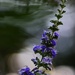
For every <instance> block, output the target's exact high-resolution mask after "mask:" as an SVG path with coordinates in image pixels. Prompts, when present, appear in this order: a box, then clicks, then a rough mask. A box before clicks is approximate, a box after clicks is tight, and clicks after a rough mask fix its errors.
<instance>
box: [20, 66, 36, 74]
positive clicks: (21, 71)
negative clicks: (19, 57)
mask: <svg viewBox="0 0 75 75" xmlns="http://www.w3.org/2000/svg"><path fill="white" fill-rule="evenodd" d="M19 74H20V75H35V74H34V73H32V72H31V71H30V68H29V67H27V66H26V67H24V68H22V69H21V70H19Z"/></svg>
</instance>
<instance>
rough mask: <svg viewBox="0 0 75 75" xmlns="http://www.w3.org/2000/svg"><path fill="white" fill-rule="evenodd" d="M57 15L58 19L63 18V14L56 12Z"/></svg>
mask: <svg viewBox="0 0 75 75" xmlns="http://www.w3.org/2000/svg"><path fill="white" fill-rule="evenodd" d="M55 16H56V17H57V19H60V18H62V17H63V16H62V15H60V14H55Z"/></svg>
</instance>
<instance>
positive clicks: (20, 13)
mask: <svg viewBox="0 0 75 75" xmlns="http://www.w3.org/2000/svg"><path fill="white" fill-rule="evenodd" d="M59 3H60V0H0V75H18V70H19V69H20V68H22V67H24V66H27V65H28V66H29V67H30V68H31V69H32V68H33V67H34V64H33V63H32V62H31V58H34V57H35V56H39V55H35V54H34V53H33V50H32V49H33V46H34V45H35V44H36V45H37V44H40V39H41V35H42V33H43V30H45V29H47V28H48V27H49V26H50V25H52V24H51V23H50V20H51V19H55V17H54V14H55V13H57V9H58V8H59ZM65 10H66V13H65V14H64V17H63V18H62V19H61V21H62V22H63V24H64V25H63V26H59V28H60V30H59V34H60V37H59V39H58V41H57V46H56V49H57V50H58V55H57V56H56V58H55V59H54V61H53V64H54V69H53V71H52V72H49V73H51V74H52V75H63V74H64V75H75V73H74V71H75V1H74V0H67V3H66V8H65ZM39 57H40V56H39ZM47 72H48V71H47Z"/></svg>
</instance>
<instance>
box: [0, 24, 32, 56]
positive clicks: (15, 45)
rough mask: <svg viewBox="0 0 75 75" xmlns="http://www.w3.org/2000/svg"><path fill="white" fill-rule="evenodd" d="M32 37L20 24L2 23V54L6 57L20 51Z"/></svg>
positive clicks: (0, 35) (0, 38)
mask: <svg viewBox="0 0 75 75" xmlns="http://www.w3.org/2000/svg"><path fill="white" fill-rule="evenodd" d="M30 37H31V35H30V34H28V33H27V32H26V31H25V30H24V29H23V28H21V27H19V26H18V27H17V26H14V25H9V24H1V23H0V54H1V55H2V56H3V57H4V56H6V55H8V54H12V53H16V52H19V50H20V49H21V48H23V47H24V46H25V45H24V42H25V40H26V39H28V38H30Z"/></svg>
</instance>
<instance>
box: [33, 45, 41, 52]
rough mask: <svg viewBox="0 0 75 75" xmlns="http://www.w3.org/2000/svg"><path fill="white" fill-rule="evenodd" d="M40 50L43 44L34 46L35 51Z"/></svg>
mask: <svg viewBox="0 0 75 75" xmlns="http://www.w3.org/2000/svg"><path fill="white" fill-rule="evenodd" d="M39 50H41V46H40V45H36V46H34V48H33V51H34V52H37V51H39Z"/></svg>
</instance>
